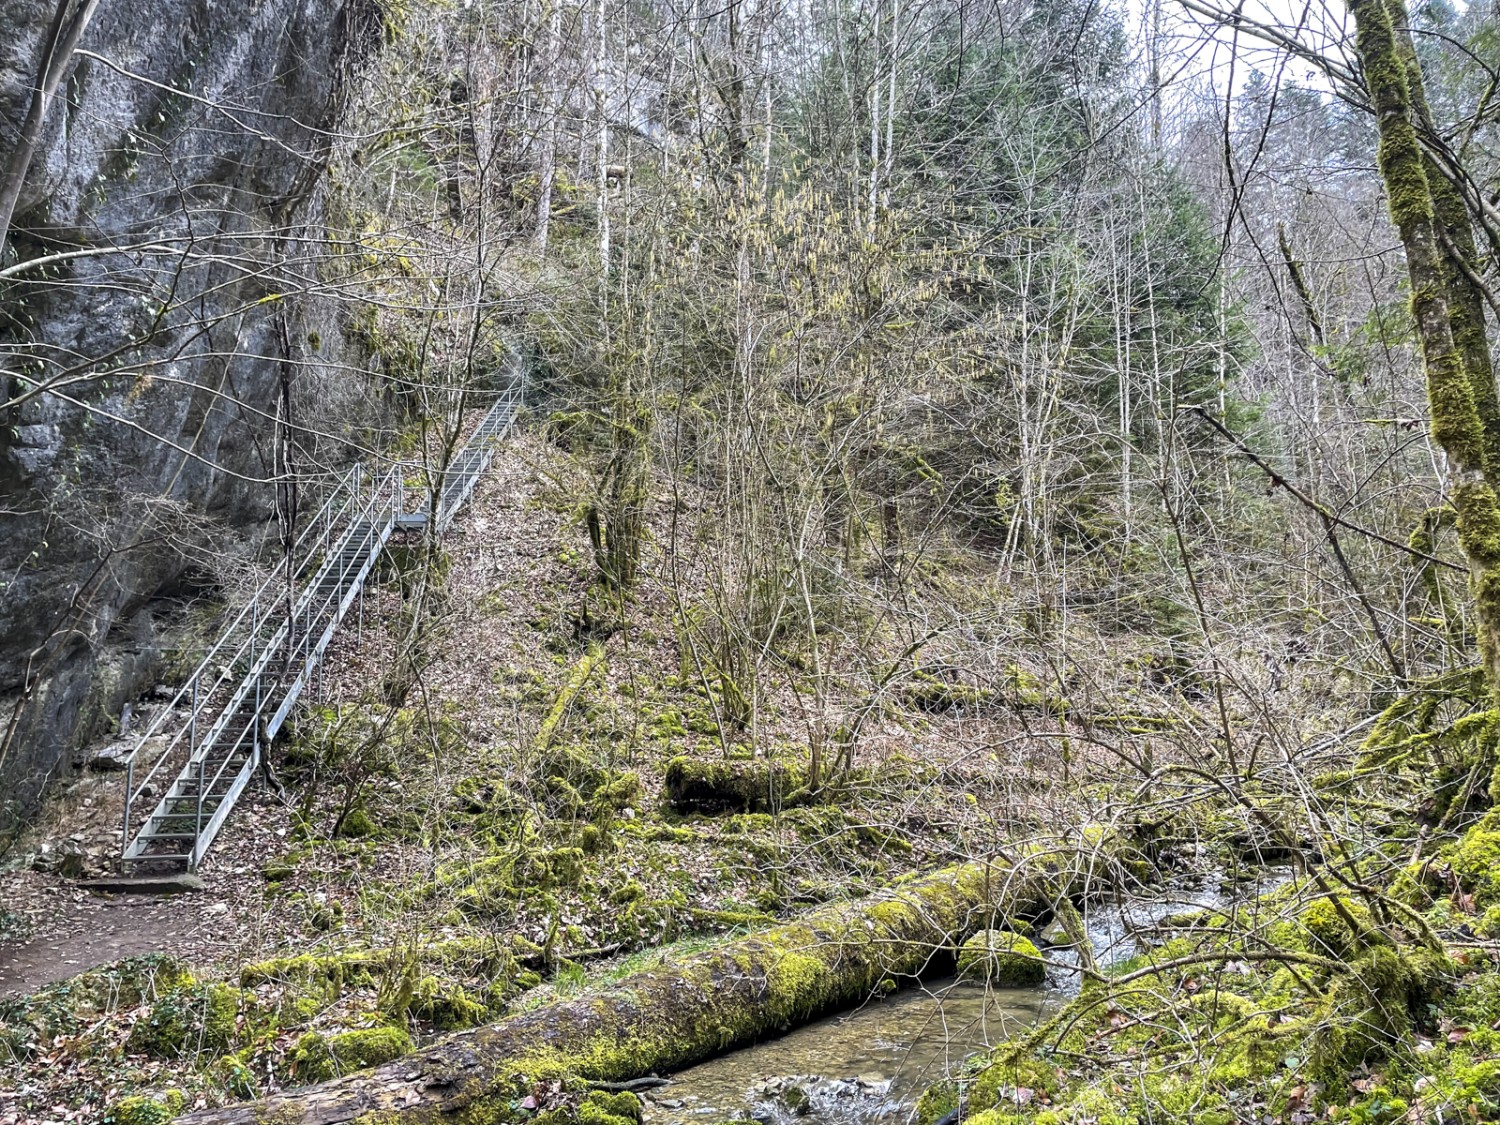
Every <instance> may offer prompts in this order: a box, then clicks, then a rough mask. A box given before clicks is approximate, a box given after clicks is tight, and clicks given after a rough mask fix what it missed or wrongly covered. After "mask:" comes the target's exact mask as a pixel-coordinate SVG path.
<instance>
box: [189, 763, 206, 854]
mask: <svg viewBox="0 0 1500 1125" xmlns="http://www.w3.org/2000/svg"><path fill="white" fill-rule="evenodd" d="M202 835H203V759H201V758H200V759H199V760H198V817H197V822H196V827H194V829H193V836H194V837H195V839H194V840H193V849H194V850H195V851H196V850H197V847H198V841H197V839H196V837H198V836H202ZM189 862H191V860H190V861H189Z"/></svg>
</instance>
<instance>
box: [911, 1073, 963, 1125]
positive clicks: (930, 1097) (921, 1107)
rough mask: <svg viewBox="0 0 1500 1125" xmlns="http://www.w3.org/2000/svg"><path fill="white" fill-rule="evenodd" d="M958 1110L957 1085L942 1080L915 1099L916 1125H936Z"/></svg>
mask: <svg viewBox="0 0 1500 1125" xmlns="http://www.w3.org/2000/svg"><path fill="white" fill-rule="evenodd" d="M957 1108H958V1083H956V1082H952V1081H947V1080H944V1081H942V1082H939V1083H937V1084H936V1085H933V1086H929V1087H927V1089H925V1090H923V1091H922V1096H921V1097H920V1098H918V1099H917V1114H916V1125H937V1122H939V1121H941V1120H942V1119H943V1118H944V1117H946V1116H948V1114H950V1113H952V1112H953V1111H954V1110H955V1109H957Z"/></svg>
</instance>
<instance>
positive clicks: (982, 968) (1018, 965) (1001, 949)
mask: <svg viewBox="0 0 1500 1125" xmlns="http://www.w3.org/2000/svg"><path fill="white" fill-rule="evenodd" d="M958 975H959V976H960V977H961V978H962V979H964V980H977V981H983V982H986V983H988V984H995V985H1001V986H1016V985H1028V984H1041V983H1042V981H1043V979H1044V978H1045V977H1046V975H1047V967H1046V965H1045V964H1043V963H1042V954H1041V950H1039V949H1037V947H1036V946H1035V945H1033V944H1032V943H1031V941H1030V940H1028V939H1027V938H1024V937H1022V936H1021V935H1020V934H1017V933H1013V932H1011V931H1010V930H980V931H979V932H978V933H977V934H975V935H974V936H973V937H971V938H970V939H969V940H968V941H966V942H964V943H963V946H962V947H961V948H960V949H959V951H958Z"/></svg>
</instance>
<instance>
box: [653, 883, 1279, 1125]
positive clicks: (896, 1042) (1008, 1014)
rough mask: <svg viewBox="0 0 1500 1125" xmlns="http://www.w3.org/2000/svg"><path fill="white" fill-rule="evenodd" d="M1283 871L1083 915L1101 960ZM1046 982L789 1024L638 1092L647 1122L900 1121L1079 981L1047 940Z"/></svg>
mask: <svg viewBox="0 0 1500 1125" xmlns="http://www.w3.org/2000/svg"><path fill="white" fill-rule="evenodd" d="M1287 877H1288V873H1287V872H1285V871H1279V870H1272V871H1267V872H1266V873H1265V875H1264V876H1263V878H1262V879H1261V880H1260V881H1259V882H1258V883H1255V884H1252V885H1250V886H1242V887H1237V888H1235V889H1234V890H1233V891H1230V890H1228V889H1226V888H1225V887H1223V886H1222V885H1221V884H1220V882H1219V881H1217V880H1211V881H1209V882H1207V883H1205V884H1203V885H1201V886H1199V887H1196V888H1178V889H1175V890H1173V891H1172V892H1170V893H1167V894H1165V895H1163V896H1162V897H1161V898H1159V899H1154V900H1151V901H1149V902H1145V901H1135V902H1128V903H1123V904H1115V903H1099V904H1096V905H1094V906H1093V907H1092V908H1090V909H1089V910H1088V911H1087V912H1086V914H1085V916H1084V922H1085V926H1086V928H1087V931H1088V935H1089V941H1090V944H1091V945H1092V946H1093V950H1094V959H1095V961H1096V963H1097V964H1098V965H1099V967H1100V968H1105V967H1108V966H1110V965H1112V964H1118V963H1119V962H1121V961H1124V960H1127V959H1128V958H1130V957H1133V956H1135V955H1136V953H1138V952H1139V951H1140V949H1141V943H1140V941H1139V940H1138V938H1137V936H1136V935H1137V934H1138V933H1139V932H1140V931H1141V930H1144V929H1148V928H1150V927H1151V926H1153V925H1154V924H1155V923H1157V922H1159V921H1161V920H1162V919H1164V918H1167V917H1170V916H1171V915H1173V914H1176V913H1179V912H1182V911H1185V910H1191V909H1193V908H1195V907H1215V906H1223V905H1225V904H1226V903H1229V902H1233V901H1245V900H1247V899H1250V898H1253V897H1254V896H1256V895H1259V894H1263V893H1265V892H1266V891H1268V890H1270V889H1272V888H1273V887H1274V886H1276V885H1277V884H1279V883H1281V882H1284V881H1285V880H1286V878H1287ZM1043 956H1044V957H1045V958H1046V959H1047V961H1048V969H1047V982H1046V983H1045V984H1044V985H1038V986H1036V987H1032V988H994V987H989V986H986V985H983V984H975V983H970V982H965V981H958V980H955V979H954V978H952V977H949V978H945V979H942V980H933V981H924V982H922V983H921V984H920V985H917V986H915V987H912V988H908V989H904V990H902V991H900V992H898V993H896V994H895V995H893V996H890V997H888V998H886V999H872V1000H870V1001H868V1002H866V1003H865V1004H863V1005H861V1006H860V1007H858V1008H855V1009H853V1010H850V1011H844V1012H840V1013H837V1014H836V1015H832V1016H828V1017H826V1018H824V1019H821V1020H817V1021H815V1022H813V1023H810V1024H807V1025H805V1026H803V1027H799V1028H796V1029H795V1030H793V1031H790V1032H788V1033H787V1034H786V1035H783V1036H781V1037H780V1038H777V1039H771V1040H767V1041H765V1042H762V1043H757V1044H755V1045H753V1046H750V1047H745V1048H742V1049H741V1050H737V1051H731V1052H729V1053H727V1054H724V1055H720V1056H719V1057H717V1058H714V1059H710V1060H708V1061H707V1062H704V1063H700V1064H699V1065H697V1066H694V1067H689V1068H688V1069H686V1070H683V1071H680V1072H678V1073H677V1074H675V1075H673V1076H672V1079H671V1082H670V1083H669V1084H668V1085H666V1086H663V1087H661V1088H659V1089H656V1090H651V1091H648V1092H647V1093H646V1095H645V1097H644V1102H645V1121H646V1125H718V1123H719V1122H727V1121H743V1120H747V1119H754V1120H756V1121H759V1122H762V1123H763V1125H793V1123H794V1122H797V1123H801V1125H900V1123H904V1122H906V1121H907V1120H908V1119H909V1118H910V1116H911V1112H912V1109H913V1108H914V1106H915V1104H916V1100H917V1098H918V1097H919V1096H920V1095H921V1093H922V1091H923V1090H924V1089H926V1088H927V1087H928V1086H930V1085H932V1084H933V1083H935V1082H938V1081H940V1080H941V1079H943V1078H946V1077H951V1076H953V1075H954V1074H956V1073H958V1071H959V1069H960V1068H961V1067H962V1065H963V1062H964V1060H965V1059H966V1058H968V1057H969V1056H970V1055H972V1054H974V1053H976V1052H978V1051H982V1050H985V1049H986V1048H989V1047H993V1046H996V1045H998V1044H999V1043H1002V1042H1004V1041H1005V1040H1006V1039H1009V1038H1011V1037H1013V1036H1015V1035H1017V1034H1020V1033H1023V1032H1024V1031H1026V1030H1027V1029H1028V1028H1030V1027H1032V1026H1034V1025H1035V1024H1036V1023H1037V1021H1038V1020H1039V1019H1041V1018H1043V1017H1044V1016H1046V1015H1048V1014H1050V1013H1051V1012H1053V1011H1055V1010H1056V1009H1057V1007H1058V1006H1059V1005H1060V1004H1062V1003H1063V1002H1064V1001H1065V1000H1066V999H1067V998H1068V997H1069V996H1071V995H1074V994H1076V993H1077V991H1078V987H1079V983H1080V977H1079V974H1078V972H1077V969H1076V966H1077V963H1078V958H1077V953H1076V952H1075V951H1073V950H1071V949H1069V948H1067V947H1066V946H1062V945H1056V946H1050V947H1045V948H1044V949H1043Z"/></svg>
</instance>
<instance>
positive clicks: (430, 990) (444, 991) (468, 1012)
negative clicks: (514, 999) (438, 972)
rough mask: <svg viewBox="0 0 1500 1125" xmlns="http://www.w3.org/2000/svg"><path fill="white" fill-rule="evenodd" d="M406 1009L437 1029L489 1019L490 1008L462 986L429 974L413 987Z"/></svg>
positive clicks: (464, 1026)
mask: <svg viewBox="0 0 1500 1125" xmlns="http://www.w3.org/2000/svg"><path fill="white" fill-rule="evenodd" d="M407 1010H408V1011H409V1012H411V1014H412V1015H414V1016H416V1017H417V1018H418V1019H420V1020H425V1021H426V1022H427V1023H429V1024H431V1025H432V1027H433V1028H434V1029H435V1030H437V1031H459V1030H461V1029H463V1028H466V1027H474V1026H476V1025H478V1024H481V1023H483V1022H484V1021H485V1020H486V1019H488V1018H489V1014H490V1012H489V1009H488V1008H487V1007H485V1005H484V1004H482V1003H480V1002H479V1001H478V1000H476V999H474V997H472V996H471V995H469V993H468V991H467V990H466V989H465V988H464V987H463V986H462V985H457V984H453V983H451V982H448V981H443V980H439V979H438V978H437V977H435V976H426V977H423V978H422V979H421V980H419V981H417V983H416V985H415V986H414V987H413V988H412V992H411V999H410V1001H409V1002H408V1004H407Z"/></svg>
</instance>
